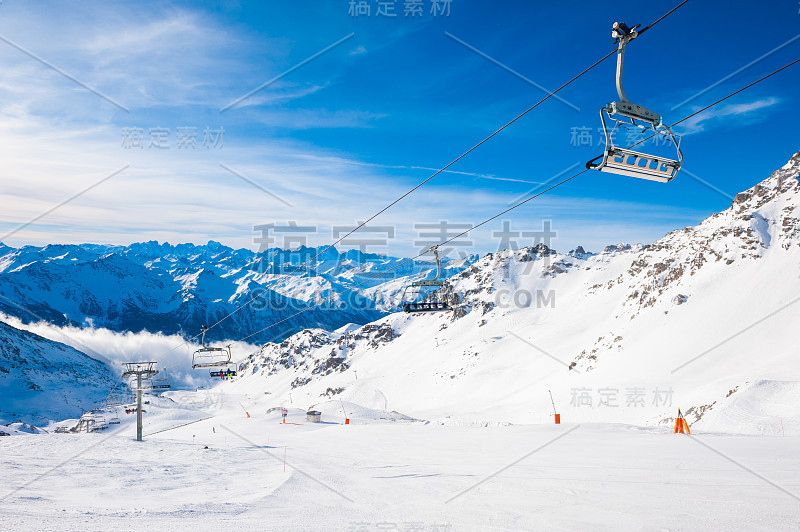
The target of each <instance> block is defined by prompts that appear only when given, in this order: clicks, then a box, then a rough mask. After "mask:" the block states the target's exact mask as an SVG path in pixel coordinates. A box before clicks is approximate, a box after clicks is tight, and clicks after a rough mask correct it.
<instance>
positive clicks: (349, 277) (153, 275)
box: [0, 241, 475, 342]
mask: <svg viewBox="0 0 800 532" xmlns="http://www.w3.org/2000/svg"><path fill="white" fill-rule="evenodd" d="M317 252H318V250H316V249H313V248H306V247H300V248H298V249H296V250H293V251H287V250H281V249H269V250H267V251H265V252H264V253H260V254H259V253H254V252H251V251H248V250H243V249H239V250H234V249H231V248H228V247H226V246H223V245H221V244H219V243H217V242H213V241H212V242H209V243H208V244H207V245H204V246H195V245H192V244H180V245H177V246H172V245H169V244H160V245H159V244H158V243H157V242H147V243H141V244H133V245H130V246H125V247H122V246H101V245H92V244H83V245H49V246H45V247H41V248H40V247H34V246H25V247H22V248H20V249H14V248H10V247H7V246H4V245H2V244H0V311H2V312H4V313H6V314H8V315H12V316H15V317H17V318H19V319H21V320H23V322H25V323H30V322H35V321H47V322H49V323H53V324H57V325H73V326H83V325H89V326H94V327H103V328H107V329H110V330H112V331H116V332H127V331H132V332H139V331H149V332H161V333H165V334H181V333H184V332H186V333H189V334H188V335H189V336H194V335H195V334H197V332H198V331H199V329H200V327H201V325H206V324H211V323H216V322H217V321H218V320H219V319H220V318H222V317H223V316H225V315H227V314H229V313H230V312H231V311H233V310H234V309H236V308H238V307H240V306H242V305H244V304H245V303H247V302H248V301H250V300H251V299H253V298H254V297H255V296H256V295H258V296H259V297H258V299H257V300H256V301H255V302H254V303H253V304H251V305H247V306H246V307H245V308H243V309H242V310H241V311H240V312H237V313H236V315H234V316H232V317H231V318H230V319H228V320H226V321H225V322H224V323H221V324H220V325H219V326H218V327H216V328H214V329H213V330H212V331H211V333H210V334H209V338H210V339H211V340H229V339H237V338H242V337H244V336H246V335H249V334H250V333H252V332H253V331H257V330H260V329H263V328H264V327H266V325H267V324H270V323H274V322H277V321H281V320H283V319H285V318H287V317H288V316H291V315H292V314H294V313H296V312H298V311H299V310H303V309H306V308H308V307H309V306H315V304H316V303H319V302H320V301H323V300H325V299H327V298H328V297H329V296H331V294H338V293H341V292H344V291H345V290H347V289H349V288H352V287H355V286H356V285H360V286H359V287H358V288H357V289H355V290H353V291H351V292H348V293H347V295H346V297H343V298H341V299H339V298H335V299H334V301H332V302H331V303H328V304H326V305H323V306H321V307H319V308H314V309H313V310H310V311H308V312H305V313H303V314H302V316H301V317H299V318H297V319H291V320H289V321H287V322H284V323H283V324H282V326H281V328H275V329H270V330H268V331H265V332H264V333H263V334H258V335H256V336H255V337H254V338H253V339H254V340H256V341H262V342H263V341H266V340H272V339H276V338H277V339H282V338H284V337H285V336H286V335H287V334H288V333H289V332H291V331H295V330H297V329H302V328H303V327H321V328H324V329H328V330H333V329H336V328H338V327H340V326H342V325H344V324H347V323H350V322H353V323H361V324H364V323H368V322H370V321H372V320H375V319H378V318H379V317H381V316H383V315H385V314H386V313H387V310H390V309H393V308H395V307H396V305H397V297H398V295H399V290H400V289H401V288H402V286H403V285H404V284H405V282H404V281H398V278H402V279H406V278H407V277H413V278H418V277H419V278H422V277H424V276H427V275H429V272H430V270H431V267H432V266H431V264H430V263H426V262H421V263H416V264H412V263H409V264H408V265H404V266H402V267H398V265H399V264H401V263H402V262H403V259H397V258H392V257H385V256H380V255H374V254H365V253H361V252H360V251H358V250H355V251H347V252H342V253H340V252H338V251H337V250H336V249H334V248H331V249H328V250H327V251H325V252H324V253H322V254H321V256H320V257H319V258H317V259H316V260H315V261H313V262H311V263H310V264H309V266H306V267H304V268H303V269H302V270H300V271H298V272H295V270H296V269H297V268H298V266H299V265H300V264H302V263H304V262H305V261H307V260H309V259H311V258H313V257H314V256H315V255H316V254H317ZM474 260H475V259H474V258H467V259H462V260H457V261H447V262H446V264H445V269H444V277H448V276H450V275H453V274H454V273H457V272H458V271H461V269H463V267H464V266H465V265H469V264H470V263H471V262H472V261H474ZM392 268H396V269H392ZM390 269H391V272H390V273H387V275H386V276H385V277H383V276H378V277H377V278H376V279H374V280H371V281H368V279H369V278H370V277H372V276H376V275H378V274H380V273H381V272H389V270H390ZM362 283H363V284H362ZM332 310H335V311H332Z"/></svg>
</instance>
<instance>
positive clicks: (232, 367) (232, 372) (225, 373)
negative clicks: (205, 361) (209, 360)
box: [209, 362, 236, 380]
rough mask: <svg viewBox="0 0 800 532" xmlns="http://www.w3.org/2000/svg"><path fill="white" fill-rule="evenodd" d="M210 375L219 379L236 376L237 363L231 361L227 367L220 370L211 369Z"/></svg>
mask: <svg viewBox="0 0 800 532" xmlns="http://www.w3.org/2000/svg"><path fill="white" fill-rule="evenodd" d="M209 375H210V376H212V377H217V378H219V379H223V380H228V379H232V378H233V377H235V376H236V363H234V362H230V363H228V366H227V367H226V368H225V369H220V370H219V371H210V372H209Z"/></svg>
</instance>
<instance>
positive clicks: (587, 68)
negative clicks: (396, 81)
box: [172, 0, 689, 350]
mask: <svg viewBox="0 0 800 532" xmlns="http://www.w3.org/2000/svg"><path fill="white" fill-rule="evenodd" d="M688 1H689V0H683V1H682V2H681V3H679V4H678V5H677V6H675V7H674V8H672V9H671V10H670V11H668V12H667V13H665V14H664V15H662V16H661V17H659V18H658V19H656V20H655V21H654V22H652V23H650V24H649V25H648V26H646V27H645V28H643V29H642V30H641V31H640V32H639V33H640V34H641V33H643V32H644V31H646V30H648V29H650V28H652V27H653V26H655V25H656V24H658V23H659V22H661V21H662V20H664V19H665V18H666V17H668V16H669V15H671V14H672V13H674V12H675V11H676V10H677V9H678V8H680V7H681V6H683V5H684V4H686V3H687V2H688ZM616 53H617V49H616V48H614V49H613V50H612V51H610V52H609V53H608V54H606V55H604V56H603V57H602V58H600V59H598V60H597V61H595V62H594V63H592V64H591V65H590V66H588V67H586V68H585V69H584V70H583V71H581V72H580V73H579V74H577V75H576V76H574V77H572V78H571V79H570V80H569V81H567V82H566V83H564V84H562V85H561V86H560V87H558V88H557V89H556V90H554V91H552V92H550V93H548V94H547V95H546V96H545V97H544V98H542V99H541V100H539V101H538V102H536V103H535V104H533V105H532V106H530V107H529V108H528V109H526V110H525V111H523V112H522V113H520V114H518V115H517V116H516V117H514V118H513V119H512V120H510V121H508V122H506V123H505V124H504V125H503V126H502V127H500V128H499V129H497V130H495V131H494V132H493V133H491V134H490V135H489V136H487V137H485V138H484V139H483V140H481V141H480V142H478V143H477V144H475V145H474V146H473V147H471V148H470V149H468V150H467V151H465V152H464V153H462V154H461V155H459V156H458V157H456V158H455V159H453V160H452V161H451V162H450V163H448V164H447V165H445V166H443V167H442V168H441V169H439V170H437V171H436V172H435V173H434V174H432V175H431V176H430V177H428V178H427V179H425V180H424V181H422V182H421V183H419V184H418V185H416V186H415V187H414V188H412V189H410V190H409V191H407V192H406V193H404V194H403V195H401V196H400V197H398V198H397V199H395V200H394V201H392V202H391V203H389V204H388V205H386V206H385V207H384V208H383V209H381V210H380V211H378V212H377V213H375V214H373V215H372V216H370V217H369V218H368V219H367V220H365V221H363V222H361V223H360V224H359V225H358V226H357V227H355V228H354V229H353V230H351V231H350V232H348V233H346V234H345V235H344V236H342V237H340V238H338V239H337V240H336V241H334V242H333V243H332V244H330V245H328V246H327V247H325V248H324V249H323V250H322V251H320V252H318V253H317V254H316V255H314V256H313V257H311V258H310V259H308V260H306V261H305V262H304V263H302V264H300V265H299V266H298V267H297V268H295V269H294V270H293V271H291V272H289V274H288V275H292V274H294V273H297V272H298V271H300V270H301V269H302V268H303V267H304V266H306V265H307V264H309V263H310V262H312V261H313V260H315V259H317V258H318V257H320V256H321V255H322V254H324V253H325V252H327V251H328V250H329V249H331V248H332V247H333V246H335V245H336V244H338V243H340V242H342V241H343V240H345V239H346V238H347V237H349V236H350V235H352V234H353V233H355V232H357V231H358V230H360V229H361V228H363V227H364V226H366V225H367V224H368V223H370V222H371V221H372V220H374V219H375V218H377V217H378V216H380V215H381V214H383V213H384V212H386V211H387V210H389V209H390V208H391V207H393V206H394V205H396V204H397V203H399V202H400V201H402V200H403V199H405V198H406V197H408V196H409V195H411V194H412V193H413V192H415V191H416V190H417V189H419V188H420V187H422V186H423V185H425V184H426V183H428V182H429V181H431V180H432V179H434V178H435V177H436V176H438V175H439V174H441V173H442V172H444V171H446V170H447V169H448V168H450V167H451V166H453V165H454V164H456V163H457V162H458V161H460V160H461V159H463V158H464V157H466V156H467V155H469V154H470V153H472V152H473V151H475V150H476V149H477V148H479V147H480V146H482V145H483V144H485V143H486V142H488V141H489V140H490V139H492V138H494V137H495V136H497V135H498V134H499V133H500V132H501V131H503V130H505V129H506V128H508V127H509V126H511V125H512V124H513V123H515V122H517V121H518V120H519V119H521V118H522V117H523V116H525V115H527V114H528V113H529V112H531V111H533V110H534V109H536V108H537V107H538V106H539V105H541V104H542V103H544V102H545V101H547V100H548V99H550V98H551V97H552V96H554V95H555V94H556V93H558V92H560V91H561V90H562V89H564V88H566V87H567V86H568V85H570V84H571V83H573V82H574V81H576V80H577V79H578V78H580V77H581V76H583V75H584V74H586V73H587V72H589V71H590V70H592V69H593V68H595V67H596V66H598V65H599V64H600V63H602V62H603V61H605V60H606V59H608V58H609V57H611V56H612V55H614V54H616ZM581 173H583V172H580V173H578V174H575V175H573V176H572V177H570V178H569V179H566V180H564V181H562V182H561V183H559V185H560V184H562V183H565V182H566V181H569V180H570V179H572V178H574V177H577V176H578V175H580V174H581ZM556 186H558V185H556ZM552 188H555V187H551V188H548V189H547V190H545V191H544V192H547V191H548V190H551V189H552ZM544 192H542V193H544ZM534 197H536V196H533V197H531V198H528V200H525V201H524V202H522V203H519V204H517V205H516V206H514V207H512V209H513V208H516V207H518V206H520V205H522V204H523V203H526V202H527V201H529V200H531V199H533V198H534ZM512 209H507V210H506V211H504V212H503V213H501V214H499V215H498V216H501V215H502V214H504V213H505V212H508V211H509V210H512ZM495 218H496V217H493V218H491V219H489V220H486V221H485V222H482V223H481V224H479V225H478V226H475V227H479V226H480V225H483V224H484V223H487V222H489V221H491V220H493V219H495ZM473 229H474V227H473ZM467 232H468V231H467ZM459 236H461V235H459ZM451 240H452V239H451ZM447 242H449V240H448V241H447ZM445 243H446V242H445ZM421 255H422V254H420V255H418V256H417V257H414V258H415V259H416V258H418V257H419V256H421ZM409 260H414V259H409ZM403 264H406V262H402V263H400V264H398V265H397V266H395V267H393V268H392V269H395V268H397V267H399V266H401V265H403ZM387 271H391V270H387ZM384 273H385V272H384ZM368 280H369V279H368ZM357 286H360V285H356V286H353V287H351V288H349V289H348V290H352V289H353V288H356V287H357ZM262 295H263V293H259V294H256V295H254V296H253V297H252V298H250V299H249V300H248V301H247V302H245V303H244V304H242V305H241V306H239V307H238V308H236V309H234V310H233V311H231V312H230V313H229V314H227V315H225V316H224V317H222V318H221V319H219V320H218V321H217V322H216V323H214V324H212V325H211V326H210V327H207V328H206V330H207V331H208V330H211V329H213V328H215V327H216V326H217V325H219V324H220V323H222V322H224V321H225V320H227V319H228V318H230V317H231V316H233V315H234V314H236V313H237V312H239V311H240V310H242V309H243V308H245V307H246V306H248V305H249V304H250V303H252V302H253V301H255V300H257V299H259V298H260V297H262ZM339 295H341V294H339ZM309 308H313V307H309ZM302 312H305V310H304V311H302ZM293 316H294V315H293ZM293 316H290V317H288V318H285V319H284V320H281V321H280V322H277V323H281V322H283V321H286V320H287V319H290V318H292V317H293ZM277 323H275V324H273V326H274V325H277ZM198 336H200V334H196V335H194V336H192V337H191V338H189V341H191V340H194V339H195V338H197V337H198ZM250 336H252V335H250ZM250 336H247V337H245V338H249V337H250ZM178 347H180V345H178V346H176V347H174V348H173V349H172V350H175V349H177V348H178Z"/></svg>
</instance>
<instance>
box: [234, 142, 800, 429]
mask: <svg viewBox="0 0 800 532" xmlns="http://www.w3.org/2000/svg"><path fill="white" fill-rule="evenodd" d="M799 173H800V153H798V154H796V155H795V156H794V157H792V159H791V160H790V161H789V163H787V164H786V165H785V166H783V168H781V169H780V170H778V171H776V172H774V173H773V174H772V175H771V176H770V177H769V178H767V179H766V180H764V181H762V182H761V183H759V184H758V185H756V186H755V187H753V188H751V189H750V190H747V191H745V192H743V193H741V194H739V195H737V196H736V200H735V201H734V203H733V205H732V206H731V207H730V208H729V209H727V210H725V211H723V212H721V213H718V214H715V215H713V216H711V217H709V218H708V219H707V220H705V221H704V222H702V223H701V224H699V225H698V226H696V227H688V228H686V229H682V230H679V231H674V232H672V233H670V234H668V235H666V236H665V237H664V238H662V239H661V240H659V241H658V242H655V243H653V244H651V245H647V246H640V245H639V246H628V245H619V246H609V247H608V248H606V249H605V250H604V251H603V252H602V253H598V254H591V253H586V252H585V251H584V250H582V249H577V250H573V251H571V252H569V253H567V254H560V253H557V252H555V251H554V250H551V249H548V248H547V247H545V246H543V245H540V246H538V247H536V248H527V249H522V250H518V251H504V252H500V253H497V254H489V255H486V256H485V257H483V258H482V259H480V260H479V261H477V262H476V263H475V264H473V265H471V266H470V267H469V268H467V269H466V270H465V271H463V272H461V273H460V274H458V275H456V276H454V277H453V278H452V279H450V280H449V284H450V285H451V286H452V288H453V290H454V292H456V293H458V294H460V296H461V298H462V300H463V304H462V307H461V308H460V309H459V310H458V311H457V312H455V313H448V314H438V315H419V316H407V315H403V314H393V315H390V316H387V317H384V318H382V319H380V320H378V321H377V322H375V323H372V324H368V325H365V326H363V327H361V328H359V329H357V330H355V331H353V332H352V333H351V334H349V335H347V336H344V335H342V334H341V333H329V332H326V331H324V330H320V329H315V330H305V331H303V332H301V333H298V334H295V335H293V336H291V337H289V338H287V339H286V340H284V341H283V342H282V343H280V344H273V343H268V344H266V345H265V346H264V347H263V348H262V349H261V351H260V352H259V353H255V354H253V355H251V356H250V357H249V358H248V359H247V360H246V361H245V362H244V363H243V364H242V365H241V369H242V374H243V376H242V377H241V378H240V379H239V380H238V382H235V383H232V384H230V386H232V387H234V389H236V390H240V391H242V392H247V393H258V392H259V391H268V392H270V393H271V394H275V395H277V396H278V397H281V398H286V397H287V396H288V394H289V393H292V395H293V401H294V402H295V403H296V402H298V401H299V402H301V403H303V404H309V405H310V404H325V402H326V401H332V400H336V402H337V403H338V399H339V398H343V399H344V400H345V401H350V402H353V403H358V404H362V405H364V406H368V407H371V408H376V407H378V408H381V409H385V410H396V411H399V412H402V413H403V414H406V415H409V416H412V417H415V418H424V419H436V420H440V421H442V422H451V423H452V422H460V423H487V422H523V423H524V422H548V419H549V418H548V416H549V415H550V413H551V412H552V406H551V404H550V397H549V394H548V390H551V391H552V393H553V397H554V398H555V401H556V407H557V408H558V410H559V411H560V413H561V414H562V416H563V418H564V419H567V420H571V421H576V420H578V421H603V422H607V421H616V422H626V423H643V424H658V423H669V422H670V421H671V419H672V417H673V416H674V414H675V413H676V412H677V409H678V408H679V407H680V408H682V409H683V411H684V413H686V414H687V417H688V420H689V421H690V422H691V423H697V422H699V423H700V425H701V426H703V425H706V426H708V427H714V428H715V429H716V430H733V431H737V432H761V433H763V432H769V433H779V432H781V431H786V432H793V433H800V401H797V398H798V396H797V394H798V390H800V364H798V363H797V355H798V353H797V336H796V332H795V331H796V322H797V316H798V311H800V266H799V265H800V222H798V218H800V207H798V205H800V181H798V174H799Z"/></svg>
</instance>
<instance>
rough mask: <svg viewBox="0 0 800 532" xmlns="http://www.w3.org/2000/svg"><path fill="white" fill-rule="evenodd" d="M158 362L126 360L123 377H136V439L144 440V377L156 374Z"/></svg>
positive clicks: (147, 377) (148, 377)
mask: <svg viewBox="0 0 800 532" xmlns="http://www.w3.org/2000/svg"><path fill="white" fill-rule="evenodd" d="M156 364H157V362H126V363H125V372H124V373H123V374H122V378H128V377H136V441H142V379H150V378H152V377H153V376H155V374H156V373H158V371H157V370H156Z"/></svg>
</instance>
